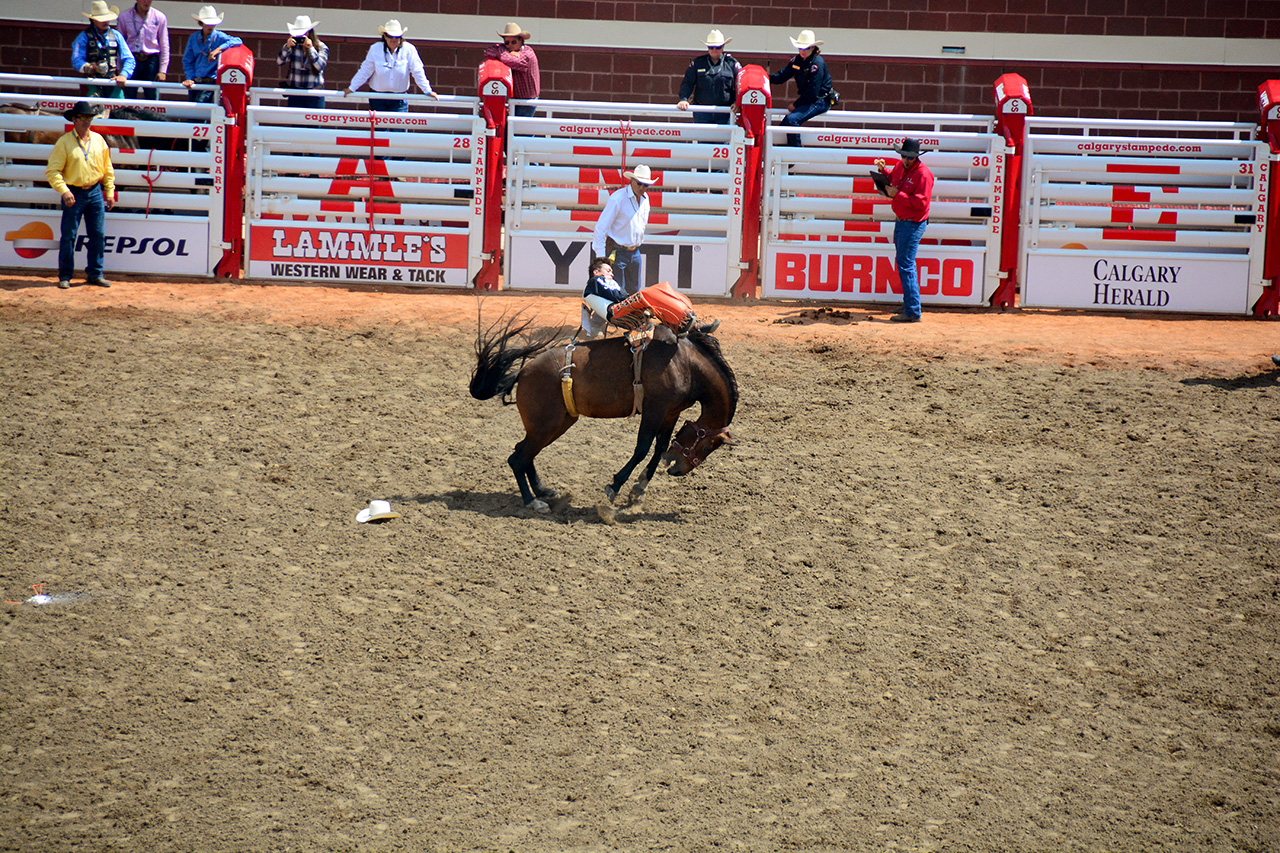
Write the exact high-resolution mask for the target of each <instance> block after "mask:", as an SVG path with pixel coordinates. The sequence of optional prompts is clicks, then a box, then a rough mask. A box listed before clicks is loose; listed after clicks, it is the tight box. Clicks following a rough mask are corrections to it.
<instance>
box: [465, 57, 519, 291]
mask: <svg viewBox="0 0 1280 853" xmlns="http://www.w3.org/2000/svg"><path fill="white" fill-rule="evenodd" d="M476 76H477V79H478V85H479V87H480V111H481V114H482V115H483V116H484V152H483V154H482V153H481V152H479V151H477V152H476V153H475V156H476V159H477V163H476V166H477V168H476V180H475V187H474V192H475V198H476V200H477V201H479V200H480V199H483V202H484V238H483V240H482V242H481V251H482V252H483V254H484V260H483V261H482V262H481V265H480V271H479V272H478V273H476V277H475V278H474V279H473V280H472V282H473V283H474V284H475V286H476V289H477V290H497V289H498V287H499V283H500V282H499V276H500V275H501V273H502V195H503V190H504V189H505V186H504V185H505V183H506V175H505V173H504V168H505V160H504V156H505V149H506V141H507V100H508V99H509V98H510V97H511V91H512V85H511V69H510V68H508V67H507V66H505V65H503V64H502V63H501V62H499V61H498V60H496V59H486V60H485V61H484V64H483V65H481V66H480V69H479V71H478V72H477V75H476ZM481 156H483V158H484V159H483V160H480V158H481Z"/></svg>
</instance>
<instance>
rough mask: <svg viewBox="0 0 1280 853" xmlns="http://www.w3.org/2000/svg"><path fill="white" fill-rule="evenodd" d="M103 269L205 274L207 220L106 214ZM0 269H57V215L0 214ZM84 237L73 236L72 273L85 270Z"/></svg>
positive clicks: (59, 221)
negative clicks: (74, 266)
mask: <svg viewBox="0 0 1280 853" xmlns="http://www.w3.org/2000/svg"><path fill="white" fill-rule="evenodd" d="M106 232H107V240H106V257H105V259H104V261H103V266H104V271H105V272H106V273H107V274H110V273H161V274H166V275H208V274H209V220H208V219H206V218H204V217H199V218H196V217H191V218H190V219H187V220H184V219H182V218H181V217H172V216H170V217H165V218H158V217H151V218H142V217H132V216H112V215H111V214H109V213H108V214H107V227H106ZM0 235H3V236H4V240H3V242H0V267H25V268H27V269H31V270H52V271H53V272H55V273H56V272H57V270H58V243H59V241H60V239H61V235H62V214H60V213H58V212H57V211H52V210H50V211H41V210H32V211H29V212H28V211H20V212H16V213H0ZM88 244H89V236H88V235H87V234H86V233H85V229H84V224H83V223H81V225H80V231H79V233H78V234H77V235H76V243H75V246H76V273H77V274H81V273H83V272H84V265H85V262H86V261H87V259H88Z"/></svg>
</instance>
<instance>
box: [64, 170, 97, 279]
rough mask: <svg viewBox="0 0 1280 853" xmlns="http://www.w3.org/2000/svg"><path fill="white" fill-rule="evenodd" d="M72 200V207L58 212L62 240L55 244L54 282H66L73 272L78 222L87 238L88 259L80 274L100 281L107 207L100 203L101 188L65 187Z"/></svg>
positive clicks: (94, 186) (78, 228) (95, 186)
mask: <svg viewBox="0 0 1280 853" xmlns="http://www.w3.org/2000/svg"><path fill="white" fill-rule="evenodd" d="M68 189H70V190H71V194H72V195H74V196H75V197H76V203H75V204H73V205H71V206H70V207H66V206H63V208H62V240H61V241H60V242H59V243H58V280H59V281H70V280H71V274H72V273H74V272H75V269H76V232H78V231H79V230H80V219H81V218H83V219H84V230H85V232H86V233H87V234H88V235H89V258H88V261H87V262H86V263H85V267H84V274H85V278H87V279H89V281H93V280H94V279H98V278H102V259H103V257H104V255H105V254H106V248H107V235H106V229H107V206H106V203H105V202H104V201H103V200H102V185H101V184H94V185H93V186H91V187H89V188H88V189H87V190H82V189H80V187H68Z"/></svg>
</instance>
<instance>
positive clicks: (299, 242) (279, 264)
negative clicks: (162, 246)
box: [248, 224, 470, 287]
mask: <svg viewBox="0 0 1280 853" xmlns="http://www.w3.org/2000/svg"><path fill="white" fill-rule="evenodd" d="M249 232H250V233H249V247H250V248H249V269H248V275H249V277H250V278H270V279H289V280H294V281H343V282H369V283H380V284H393V285H397V286H407V287H414V286H417V287H466V286H467V285H468V284H470V280H469V277H468V274H467V235H466V234H464V233H424V232H422V231H406V230H395V229H379V230H376V231H371V230H350V229H349V226H348V227H346V228H344V227H342V226H338V227H334V228H326V227H324V226H318V225H311V224H307V225H292V224H279V225H255V226H252V227H251V228H250V229H249Z"/></svg>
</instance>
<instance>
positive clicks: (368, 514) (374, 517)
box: [356, 501, 400, 524]
mask: <svg viewBox="0 0 1280 853" xmlns="http://www.w3.org/2000/svg"><path fill="white" fill-rule="evenodd" d="M399 517H400V513H398V512H392V511H391V504H389V503H387V502H386V501H369V505H368V506H367V507H365V508H364V509H362V510H360V511H359V512H358V513H356V521H358V522H360V523H361V524H364V523H366V522H369V521H382V520H383V519H387V518H399Z"/></svg>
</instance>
